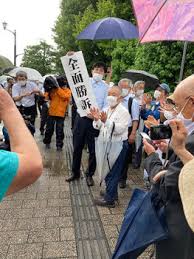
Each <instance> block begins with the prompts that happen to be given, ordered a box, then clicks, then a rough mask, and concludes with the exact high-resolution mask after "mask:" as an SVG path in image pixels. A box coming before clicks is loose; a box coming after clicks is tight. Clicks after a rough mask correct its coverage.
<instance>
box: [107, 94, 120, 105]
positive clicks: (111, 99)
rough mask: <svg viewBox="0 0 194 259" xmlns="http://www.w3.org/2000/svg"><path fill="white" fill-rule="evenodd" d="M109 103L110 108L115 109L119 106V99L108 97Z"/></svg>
mask: <svg viewBox="0 0 194 259" xmlns="http://www.w3.org/2000/svg"><path fill="white" fill-rule="evenodd" d="M106 100H107V103H108V106H110V107H115V106H116V105H117V104H118V99H117V97H116V96H112V95H110V96H107V99H106Z"/></svg>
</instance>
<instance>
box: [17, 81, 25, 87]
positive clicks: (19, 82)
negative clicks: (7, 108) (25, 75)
mask: <svg viewBox="0 0 194 259" xmlns="http://www.w3.org/2000/svg"><path fill="white" fill-rule="evenodd" d="M26 83H27V81H26V80H22V81H18V84H19V85H20V86H25V85H26Z"/></svg>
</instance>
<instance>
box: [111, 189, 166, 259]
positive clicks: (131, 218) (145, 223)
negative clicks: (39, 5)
mask: <svg viewBox="0 0 194 259" xmlns="http://www.w3.org/2000/svg"><path fill="white" fill-rule="evenodd" d="M167 237H168V230H167V227H166V223H165V217H164V212H163V207H161V205H160V199H158V197H157V195H156V194H155V193H154V192H145V191H143V190H140V189H135V190H134V192H133V195H132V197H131V200H130V202H129V206H128V208H127V210H126V212H125V217H124V220H123V224H122V227H121V231H120V234H119V238H118V241H117V245H116V248H115V252H114V254H113V256H112V259H128V258H130V259H137V258H138V256H139V255H140V254H141V253H142V252H143V251H144V250H145V249H146V248H147V247H148V246H149V245H150V244H153V243H156V242H158V241H161V240H163V239H166V238H167Z"/></svg>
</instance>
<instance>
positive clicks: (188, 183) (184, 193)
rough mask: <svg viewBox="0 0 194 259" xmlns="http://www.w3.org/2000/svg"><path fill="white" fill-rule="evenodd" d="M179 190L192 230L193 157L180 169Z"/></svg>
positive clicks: (193, 194) (193, 218)
mask: <svg viewBox="0 0 194 259" xmlns="http://www.w3.org/2000/svg"><path fill="white" fill-rule="evenodd" d="M179 192H180V196H181V200H182V204H183V210H184V213H185V217H186V220H187V223H188V224H189V226H190V228H191V229H192V231H193V232H194V159H193V160H191V161H190V162H188V163H187V164H185V166H184V167H183V169H182V170H181V173H180V176H179Z"/></svg>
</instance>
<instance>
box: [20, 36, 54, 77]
mask: <svg viewBox="0 0 194 259" xmlns="http://www.w3.org/2000/svg"><path fill="white" fill-rule="evenodd" d="M55 58H56V57H55V52H54V50H53V48H52V47H51V46H50V45H48V44H47V43H46V42H44V41H41V42H40V43H39V44H37V45H31V46H28V47H27V48H26V49H25V50H24V56H23V59H22V64H21V65H22V66H24V67H30V68H34V69H36V70H38V71H39V72H40V73H41V74H42V75H46V74H50V73H53V72H54V71H55Z"/></svg>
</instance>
